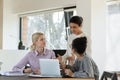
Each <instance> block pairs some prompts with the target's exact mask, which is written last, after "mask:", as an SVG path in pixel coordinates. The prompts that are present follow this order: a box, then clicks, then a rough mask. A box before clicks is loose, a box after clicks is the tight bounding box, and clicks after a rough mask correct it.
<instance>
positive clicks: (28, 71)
mask: <svg viewBox="0 0 120 80" xmlns="http://www.w3.org/2000/svg"><path fill="white" fill-rule="evenodd" d="M23 72H24V73H31V72H32V69H31V68H27V69H24V70H23Z"/></svg>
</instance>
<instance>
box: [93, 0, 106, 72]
mask: <svg viewBox="0 0 120 80" xmlns="http://www.w3.org/2000/svg"><path fill="white" fill-rule="evenodd" d="M91 12H92V20H91V22H92V27H91V38H92V45H91V46H92V57H93V59H94V60H95V61H96V63H97V64H98V67H99V69H100V74H102V72H103V70H105V66H106V60H107V56H106V28H107V27H106V1H105V0H92V7H91Z"/></svg>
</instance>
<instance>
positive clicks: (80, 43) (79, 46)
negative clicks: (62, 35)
mask: <svg viewBox="0 0 120 80" xmlns="http://www.w3.org/2000/svg"><path fill="white" fill-rule="evenodd" d="M86 47H87V38H86V37H79V38H76V39H74V40H73V42H72V48H73V49H75V51H76V52H77V53H78V54H84V52H85V50H86Z"/></svg>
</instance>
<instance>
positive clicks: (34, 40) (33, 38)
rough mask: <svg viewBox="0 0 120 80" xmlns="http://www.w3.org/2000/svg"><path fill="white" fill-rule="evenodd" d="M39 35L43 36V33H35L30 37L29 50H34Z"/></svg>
mask: <svg viewBox="0 0 120 80" xmlns="http://www.w3.org/2000/svg"><path fill="white" fill-rule="evenodd" d="M41 35H44V34H43V33H41V32H36V33H34V34H33V35H32V45H31V47H30V49H31V50H32V51H33V50H35V49H36V45H35V42H36V41H37V40H38V38H39V37H40V36H41Z"/></svg>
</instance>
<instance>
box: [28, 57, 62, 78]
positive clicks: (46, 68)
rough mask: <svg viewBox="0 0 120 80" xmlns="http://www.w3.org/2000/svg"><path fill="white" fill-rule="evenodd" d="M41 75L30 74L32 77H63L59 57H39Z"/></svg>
mask: <svg viewBox="0 0 120 80" xmlns="http://www.w3.org/2000/svg"><path fill="white" fill-rule="evenodd" d="M39 65H40V72H41V74H40V75H33V74H31V75H29V76H31V77H61V74H60V65H59V61H58V60H57V59H39Z"/></svg>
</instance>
